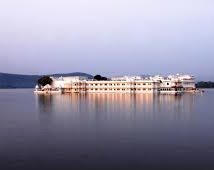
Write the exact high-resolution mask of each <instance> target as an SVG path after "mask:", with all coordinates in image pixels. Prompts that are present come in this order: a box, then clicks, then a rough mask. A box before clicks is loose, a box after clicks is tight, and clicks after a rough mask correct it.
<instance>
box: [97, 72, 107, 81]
mask: <svg viewBox="0 0 214 170" xmlns="http://www.w3.org/2000/svg"><path fill="white" fill-rule="evenodd" d="M94 79H95V80H98V81H101V80H108V79H107V78H106V77H102V76H101V75H99V74H98V75H96V76H94Z"/></svg>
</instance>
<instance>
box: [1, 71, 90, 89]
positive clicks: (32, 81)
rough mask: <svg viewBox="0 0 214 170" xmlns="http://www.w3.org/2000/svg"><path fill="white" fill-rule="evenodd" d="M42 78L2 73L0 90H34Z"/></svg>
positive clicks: (79, 73) (71, 74) (73, 74)
mask: <svg viewBox="0 0 214 170" xmlns="http://www.w3.org/2000/svg"><path fill="white" fill-rule="evenodd" d="M42 76H43V75H19V74H8V73H0V88H34V87H35V85H36V83H37V80H38V79H39V78H41V77H42ZM48 76H56V77H60V76H86V77H89V78H92V75H90V74H86V73H81V72H74V73H66V74H53V75H48Z"/></svg>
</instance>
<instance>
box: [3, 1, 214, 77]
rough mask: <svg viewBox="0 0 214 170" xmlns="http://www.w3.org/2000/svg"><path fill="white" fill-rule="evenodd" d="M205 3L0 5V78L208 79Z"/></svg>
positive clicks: (210, 8) (213, 64)
mask: <svg viewBox="0 0 214 170" xmlns="http://www.w3.org/2000/svg"><path fill="white" fill-rule="evenodd" d="M213 47H214V1H213V0H0V72H10V73H24V74H43V73H59V72H60V73H61V72H74V71H82V72H87V73H91V74H96V73H100V74H103V75H106V76H113V75H122V74H129V75H133V74H168V73H177V72H179V73H189V74H194V75H196V76H198V77H199V78H200V79H201V78H203V79H213V80H214V74H213V72H214V48H213Z"/></svg>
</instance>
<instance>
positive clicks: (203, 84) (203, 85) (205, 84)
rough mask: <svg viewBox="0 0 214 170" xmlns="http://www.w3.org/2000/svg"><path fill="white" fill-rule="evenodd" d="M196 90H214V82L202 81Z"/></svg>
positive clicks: (197, 84)
mask: <svg viewBox="0 0 214 170" xmlns="http://www.w3.org/2000/svg"><path fill="white" fill-rule="evenodd" d="M196 88H214V82H211V81H208V82H204V81H200V82H198V83H196Z"/></svg>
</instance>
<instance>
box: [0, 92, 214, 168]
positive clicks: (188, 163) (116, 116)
mask: <svg viewBox="0 0 214 170" xmlns="http://www.w3.org/2000/svg"><path fill="white" fill-rule="evenodd" d="M0 167H1V169H2V170H5V169H21V170H23V169H70V170H71V169H74V170H78V169H83V170H85V169H92V170H94V169H97V170H98V169H99V170H102V169H109V170H112V169H117V170H119V169H130V170H138V169H139V170H142V169H145V170H147V169H182V170H183V169H188V170H189V169H191V168H192V169H205V170H206V169H214V90H205V93H204V94H183V95H180V96H173V95H151V94H136V95H133V94H64V95H60V94H56V95H35V94H34V93H33V89H13V90H0Z"/></svg>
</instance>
